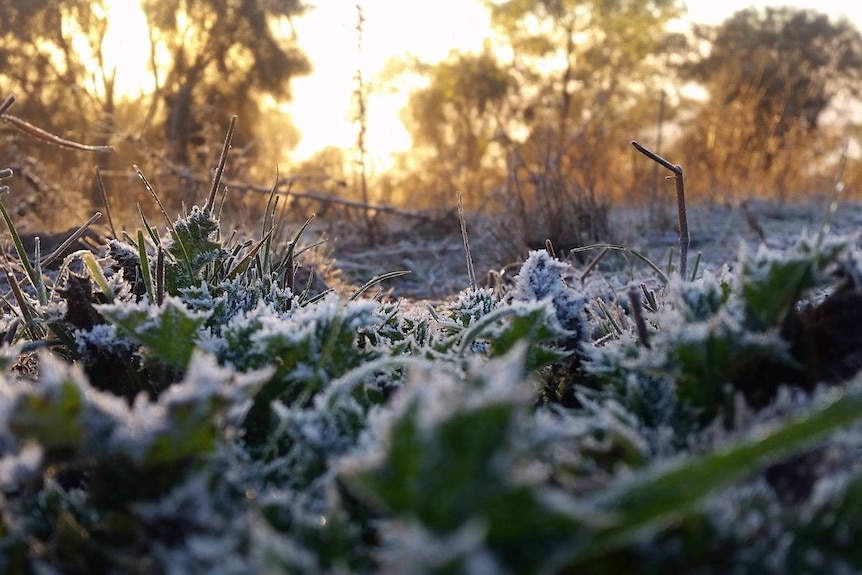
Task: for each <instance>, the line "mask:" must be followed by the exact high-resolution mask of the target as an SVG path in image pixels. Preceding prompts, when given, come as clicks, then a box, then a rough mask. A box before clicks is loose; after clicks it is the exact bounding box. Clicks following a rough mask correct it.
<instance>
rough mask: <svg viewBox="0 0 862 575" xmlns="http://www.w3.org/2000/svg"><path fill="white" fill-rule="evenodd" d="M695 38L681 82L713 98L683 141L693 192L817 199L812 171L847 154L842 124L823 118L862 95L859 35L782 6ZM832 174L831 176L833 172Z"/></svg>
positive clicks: (748, 13) (701, 31) (752, 12)
mask: <svg viewBox="0 0 862 575" xmlns="http://www.w3.org/2000/svg"><path fill="white" fill-rule="evenodd" d="M694 32H695V34H694V37H693V39H694V50H695V54H694V57H693V59H692V61H691V62H690V63H689V64H688V65H686V66H684V67H683V74H684V77H685V78H687V79H689V80H693V81H695V82H697V83H699V84H700V85H701V86H703V87H704V88H705V89H706V91H707V93H708V99H707V100H706V101H704V102H703V103H702V104H701V105H699V106H698V107H697V111H696V113H695V115H694V116H693V118H692V120H691V121H690V122H689V123H687V124H686V126H685V135H684V137H683V138H682V139H681V140H680V145H679V152H678V154H679V155H680V157H682V158H683V159H684V161H685V163H686V165H687V166H688V167H689V168H690V169H689V171H688V172H689V173H690V174H692V176H693V178H691V179H690V180H689V181H690V186H691V187H692V188H693V189H694V188H695V187H700V188H703V189H709V190H711V191H712V193H715V192H716V191H725V192H727V193H729V194H731V195H732V194H734V193H739V192H741V193H744V194H748V193H751V192H755V193H769V192H771V191H777V192H778V193H779V194H780V195H781V196H782V197H784V196H785V195H786V194H787V193H789V192H791V191H793V190H798V191H811V190H810V189H808V188H810V187H811V186H812V185H816V183H815V182H816V176H817V175H818V174H817V173H816V171H815V170H814V168H817V167H818V166H823V164H824V161H823V158H824V157H825V156H826V155H827V154H828V153H829V151H830V150H831V151H833V152H834V151H835V150H838V149H840V143H839V142H837V141H836V139H840V138H836V136H837V135H840V132H839V129H840V128H841V123H842V122H841V121H838V122H833V123H831V125H824V122H823V119H824V117H825V115H826V111H827V110H829V109H830V106H833V105H835V104H836V103H838V102H839V101H840V100H842V99H846V98H848V97H856V96H858V95H859V90H860V87H862V84H860V81H862V35H860V33H859V30H858V29H856V28H855V27H854V26H853V25H852V24H851V23H850V22H849V21H847V20H838V21H833V20H830V19H829V17H828V16H826V15H825V14H821V13H818V12H815V11H811V10H798V9H794V8H787V7H784V8H766V9H763V10H756V9H753V8H750V9H747V10H742V11H739V12H737V13H735V14H734V15H733V16H731V17H730V18H728V19H727V20H726V21H725V22H723V23H722V24H721V25H719V26H717V27H708V26H697V27H695V28H694ZM704 44H707V45H708V46H709V49H708V51H707V52H706V54H703V53H702V52H701V49H700V46H702V45H704ZM839 120H840V118H839ZM827 174H828V176H829V177H830V178H831V177H833V176H834V171H833V168H832V167H830V168H829V170H827Z"/></svg>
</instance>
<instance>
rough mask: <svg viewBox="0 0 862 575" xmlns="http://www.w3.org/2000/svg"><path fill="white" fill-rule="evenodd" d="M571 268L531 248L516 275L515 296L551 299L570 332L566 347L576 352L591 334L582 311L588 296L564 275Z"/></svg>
mask: <svg viewBox="0 0 862 575" xmlns="http://www.w3.org/2000/svg"><path fill="white" fill-rule="evenodd" d="M568 271H569V266H568V265H566V264H564V263H563V262H561V261H559V260H556V259H554V258H552V257H551V255H550V254H548V252H547V251H545V250H535V251H531V252H530V255H529V256H528V257H527V260H526V261H525V262H524V264H523V265H522V266H521V271H519V272H518V275H517V276H516V278H515V289H514V290H513V291H512V298H513V299H514V300H515V301H521V302H532V301H542V300H545V299H550V301H551V303H552V304H553V306H554V311H555V313H556V316H557V321H558V322H559V324H560V326H561V327H562V328H563V329H564V330H566V332H568V335H567V336H566V337H565V338H564V339H563V340H562V343H563V346H564V347H565V348H566V349H568V350H569V351H574V350H576V349H577V348H578V345H579V344H580V342H582V341H586V339H587V337H588V336H587V323H586V320H585V318H584V313H583V311H584V305H585V303H586V299H585V298H584V297H583V296H582V295H580V294H578V293H577V292H576V291H575V290H574V289H572V288H571V287H570V286H569V285H568V284H567V283H566V280H565V277H564V276H565V274H566V273H567V272H568Z"/></svg>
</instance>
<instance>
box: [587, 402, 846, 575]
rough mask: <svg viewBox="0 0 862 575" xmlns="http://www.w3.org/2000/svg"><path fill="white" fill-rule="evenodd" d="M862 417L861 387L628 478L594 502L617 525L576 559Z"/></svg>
mask: <svg viewBox="0 0 862 575" xmlns="http://www.w3.org/2000/svg"><path fill="white" fill-rule="evenodd" d="M860 418H862V390H860V388H859V387H858V385H857V386H855V387H854V388H853V389H851V390H848V391H847V392H846V393H845V394H843V395H841V396H838V398H837V399H835V400H834V401H832V402H831V403H828V404H826V405H824V406H821V407H818V408H815V409H813V410H812V411H811V412H810V413H809V414H807V415H805V416H802V417H800V418H798V419H797V420H794V421H791V422H789V423H786V424H784V425H780V426H777V427H776V428H775V429H772V430H770V431H767V432H763V433H760V434H757V435H755V436H754V437H753V438H751V439H748V440H745V441H742V442H740V443H738V444H736V445H731V446H729V447H726V448H724V449H720V450H718V451H716V452H714V453H712V454H709V455H704V456H698V457H692V458H690V459H687V460H683V461H681V462H679V463H678V464H676V465H671V466H665V467H659V468H658V469H655V470H652V471H647V472H644V473H642V474H639V475H636V476H635V477H633V478H632V479H631V480H627V481H622V482H620V483H618V484H617V485H614V486H612V487H611V488H609V489H607V490H605V491H604V492H602V493H601V494H599V495H597V496H596V497H595V498H594V499H593V500H592V501H591V502H590V503H591V505H593V506H595V507H596V508H597V509H600V510H602V511H604V512H607V513H608V514H610V516H611V517H614V518H615V522H616V524H615V525H614V526H612V527H610V528H608V529H604V530H601V531H599V532H598V533H597V535H596V537H595V538H594V539H593V540H592V541H590V542H589V544H588V545H586V546H584V547H583V548H581V549H579V550H578V552H577V554H576V562H582V561H588V560H596V559H597V558H599V557H601V556H602V555H603V554H605V553H609V552H611V551H612V550H613V549H616V548H618V547H621V546H624V545H625V544H627V543H629V542H631V541H632V540H633V538H634V537H636V536H638V535H639V534H640V533H641V532H642V531H643V530H646V529H655V528H661V527H664V526H666V525H667V524H668V523H669V522H671V521H673V520H674V519H676V518H679V517H681V516H684V515H685V514H687V513H689V512H690V511H691V509H692V507H693V506H694V505H695V504H697V503H698V502H700V501H703V500H704V498H706V497H707V496H708V495H711V494H712V493H714V492H715V491H716V490H718V489H721V488H723V487H727V486H728V485H730V484H732V483H733V482H734V481H738V480H739V479H741V478H742V477H745V476H746V475H747V474H750V473H752V472H753V471H755V470H757V469H758V468H759V467H761V466H763V465H764V464H765V463H766V462H768V461H770V460H772V459H776V458H778V457H780V456H783V455H787V454H788V453H791V452H793V451H795V450H798V449H800V448H802V447H804V446H806V445H810V444H811V443H813V442H815V441H817V440H818V439H822V438H823V437H824V436H826V435H828V434H830V433H834V432H835V431H838V430H841V429H843V428H845V427H847V426H848V425H849V424H851V423H853V422H855V421H858V420H859V419H860Z"/></svg>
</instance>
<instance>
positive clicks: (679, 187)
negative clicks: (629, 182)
mask: <svg viewBox="0 0 862 575" xmlns="http://www.w3.org/2000/svg"><path fill="white" fill-rule="evenodd" d="M632 146H634V148H635V149H636V150H637V151H638V152H640V153H641V154H643V155H644V156H646V157H647V158H649V159H651V160H652V161H654V162H656V163H658V164H661V165H662V166H663V167H665V168H667V169H668V170H670V171H671V172H672V173H673V176H671V177H672V178H673V179H675V180H676V208H677V214H678V217H679V275H680V276H682V277H683V278H684V277H686V272H687V271H688V262H687V260H688V247H689V245H690V244H691V236H690V235H689V233H688V216H687V215H686V211H685V180H684V179H683V175H682V166H678V165H676V164H671V163H670V162H668V161H667V160H665V159H664V158H662V157H661V156H659V155H658V154H656V153H655V152H653V151H651V150H648V149H646V148H644V147H643V146H641V145H640V144H638V143H637V142H635V141H632Z"/></svg>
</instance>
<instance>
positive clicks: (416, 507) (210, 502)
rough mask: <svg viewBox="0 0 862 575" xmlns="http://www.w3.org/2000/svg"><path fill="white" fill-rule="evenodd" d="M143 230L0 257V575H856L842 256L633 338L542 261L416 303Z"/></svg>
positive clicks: (677, 315)
mask: <svg viewBox="0 0 862 575" xmlns="http://www.w3.org/2000/svg"><path fill="white" fill-rule="evenodd" d="M7 222H8V223H9V227H10V231H12V233H13V235H15V231H14V226H13V225H12V224H11V221H10V220H7ZM168 224H169V225H168V226H167V229H166V231H165V233H164V234H162V235H159V234H158V233H157V231H156V230H155V228H152V227H151V226H150V225H149V224H147V223H145V226H146V228H147V229H146V230H144V231H142V232H141V233H139V234H138V235H137V238H136V242H134V243H133V242H132V241H131V240H132V239H133V238H127V240H129V241H128V242H122V241H119V240H112V241H111V242H110V245H109V246H108V247H107V250H108V251H107V256H106V257H104V258H102V259H98V260H97V259H96V258H94V257H93V255H92V254H89V253H76V254H73V255H72V256H69V257H68V258H67V260H66V261H65V262H64V265H63V266H62V268H61V270H60V272H59V273H58V275H57V276H56V277H54V276H48V275H46V274H45V273H43V271H42V269H41V266H40V258H39V255H38V254H37V257H36V259H35V261H34V262H30V261H28V260H26V256H27V255H28V254H23V253H22V254H21V256H22V259H21V260H20V266H17V267H16V264H15V263H14V262H11V261H8V262H6V263H4V264H3V267H4V269H5V271H6V276H7V278H8V281H9V287H10V290H11V291H10V294H11V295H9V296H8V297H7V298H6V301H5V303H6V307H5V315H4V317H3V320H2V322H3V326H4V327H3V333H4V336H3V341H4V347H3V348H2V350H0V370H2V371H0V498H2V505H0V571H2V572H4V573H141V574H144V573H177V574H180V573H182V574H189V573H225V574H227V573H237V574H247V573H320V572H333V573H350V572H356V573H369V572H379V573H557V572H573V573H574V572H577V573H616V572H620V573H726V572H734V573H809V572H855V571H859V570H862V553H860V551H859V548H858V546H856V545H855V544H854V543H855V541H856V539H857V538H858V537H862V515H860V513H859V512H858V511H859V510H860V508H862V503H860V502H862V497H860V494H862V472H860V465H859V457H858V454H859V449H860V446H862V424H860V420H862V380H860V379H859V377H858V376H857V375H856V372H857V371H858V370H859V368H860V367H862V353H860V352H862V345H860V342H862V339H857V338H856V337H855V334H854V332H853V331H852V330H851V329H850V327H851V326H852V325H855V324H852V323H851V322H848V321H846V320H842V319H841V318H843V317H845V316H847V315H849V316H851V317H858V316H853V314H858V313H859V311H860V310H862V307H860V305H862V299H860V297H859V294H860V292H859V288H860V286H859V285H857V284H856V283H855V282H856V281H857V278H859V277H862V275H860V269H859V262H860V259H859V256H858V252H857V250H856V247H855V242H854V241H853V240H852V239H848V238H845V239H828V240H824V239H823V238H818V239H810V238H807V237H803V238H802V239H801V240H800V242H799V244H798V246H797V247H796V249H795V250H794V251H792V252H789V253H784V254H779V253H772V252H769V251H766V250H761V251H758V252H756V253H749V252H747V251H743V252H741V254H740V257H739V261H738V262H737V263H736V264H735V265H734V266H733V267H732V268H725V269H724V270H722V271H721V272H719V273H716V274H704V275H703V276H702V277H701V278H700V279H697V280H695V281H689V280H684V279H682V278H680V277H679V276H673V275H672V276H671V277H670V279H669V281H668V282H667V283H666V284H664V285H663V286H662V287H661V288H660V289H659V290H658V291H657V292H656V293H654V294H651V296H652V299H653V300H654V301H652V302H650V303H649V305H647V306H645V307H644V309H643V310H641V312H640V313H642V314H643V318H644V319H645V323H644V325H645V331H642V332H641V333H638V332H637V331H635V327H634V326H635V324H636V322H635V321H634V318H633V315H634V313H633V312H634V310H633V309H632V308H631V306H629V307H628V309H627V310H624V306H622V305H620V306H617V308H618V309H616V312H615V314H616V317H617V318H618V319H619V321H614V324H615V328H614V329H613V330H608V329H607V321H606V320H607V317H610V316H607V317H601V316H600V315H598V314H596V313H595V312H593V311H591V310H594V309H595V308H594V307H593V306H592V305H591V302H592V301H593V298H594V296H593V294H591V293H590V292H589V290H587V289H584V288H581V287H579V286H573V285H572V284H571V283H570V282H569V281H568V279H567V278H568V277H569V275H570V274H569V268H568V266H567V265H566V264H563V263H562V262H560V261H559V260H556V259H555V258H554V257H552V256H551V255H549V254H548V253H547V252H545V251H536V252H531V253H530V254H529V256H528V257H527V258H526V261H525V262H524V263H523V265H522V267H521V269H520V272H519V273H518V275H517V278H516V280H515V282H514V285H512V286H511V287H510V288H509V289H508V290H504V291H503V292H502V293H500V292H499V291H498V292H495V291H493V290H489V289H473V288H471V289H468V290H465V291H463V292H461V293H459V294H457V295H456V296H454V297H453V298H451V299H450V300H448V301H447V302H445V303H443V304H441V305H438V306H436V307H430V306H427V305H424V306H423V305H420V304H418V303H411V302H407V301H381V300H380V299H378V298H371V297H366V296H365V295H364V293H359V292H357V293H355V294H352V295H351V294H338V293H334V292H329V293H322V294H317V295H313V294H311V293H309V292H308V291H307V290H303V289H301V288H299V287H297V286H295V285H294V283H295V282H294V277H295V276H294V267H295V256H296V255H299V254H297V253H296V249H295V248H296V246H297V241H298V238H299V235H300V233H301V231H300V233H298V234H297V235H296V236H295V237H294V239H293V240H292V241H290V242H289V243H288V244H287V245H284V246H279V245H274V243H273V242H272V240H271V237H272V233H271V231H272V230H267V229H265V230H264V233H263V234H262V235H263V239H262V240H261V241H259V242H257V243H255V242H239V241H236V240H234V239H230V240H221V239H220V238H221V236H220V230H219V221H218V219H217V217H216V216H215V215H214V214H213V213H212V210H206V209H198V208H193V209H192V210H191V211H190V212H189V213H188V214H187V215H184V216H182V217H180V218H178V219H177V220H176V221H173V222H168ZM370 283H374V282H373V281H372V282H370ZM362 291H364V290H362ZM605 309H606V310H607V307H605ZM836 326H837V327H836ZM856 329H858V328H856ZM836 330H837V331H836ZM824 337H828V338H832V340H830V341H834V344H833V345H831V346H830V347H829V349H821V348H822V342H823V341H824V339H823V338H824Z"/></svg>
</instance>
